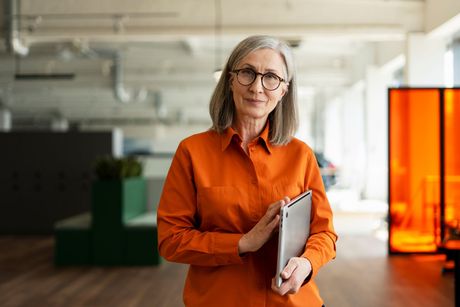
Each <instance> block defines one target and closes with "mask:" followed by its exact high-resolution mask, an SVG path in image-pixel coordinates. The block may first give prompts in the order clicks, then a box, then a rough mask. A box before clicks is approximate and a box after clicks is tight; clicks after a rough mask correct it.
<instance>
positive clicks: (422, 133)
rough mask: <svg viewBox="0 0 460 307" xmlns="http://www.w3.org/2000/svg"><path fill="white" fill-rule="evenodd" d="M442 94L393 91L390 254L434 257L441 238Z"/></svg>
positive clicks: (424, 91)
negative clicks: (431, 255) (423, 254)
mask: <svg viewBox="0 0 460 307" xmlns="http://www.w3.org/2000/svg"><path fill="white" fill-rule="evenodd" d="M439 101H440V95H439V91H438V89H390V91H389V113H388V114H389V248H390V252H433V251H436V249H437V241H438V240H439V238H438V237H437V236H438V235H439V234H437V233H439V223H440V218H439V217H440V212H439V204H440V203H439V186H440V184H439V176H440V160H439V157H440V116H439V115H440V103H439Z"/></svg>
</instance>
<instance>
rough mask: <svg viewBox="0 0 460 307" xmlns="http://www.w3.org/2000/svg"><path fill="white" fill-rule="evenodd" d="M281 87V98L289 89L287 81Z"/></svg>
mask: <svg viewBox="0 0 460 307" xmlns="http://www.w3.org/2000/svg"><path fill="white" fill-rule="evenodd" d="M281 89H282V91H281V98H283V97H284V95H286V93H287V92H288V91H289V83H286V84H284V86H283V87H282V88H281ZM280 100H281V99H280Z"/></svg>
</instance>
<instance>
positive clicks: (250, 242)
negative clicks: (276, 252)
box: [238, 197, 290, 254]
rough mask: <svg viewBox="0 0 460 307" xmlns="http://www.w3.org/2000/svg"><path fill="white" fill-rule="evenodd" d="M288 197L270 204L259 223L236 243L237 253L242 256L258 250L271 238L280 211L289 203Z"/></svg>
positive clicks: (277, 222)
mask: <svg viewBox="0 0 460 307" xmlns="http://www.w3.org/2000/svg"><path fill="white" fill-rule="evenodd" d="M289 200H290V199H289V197H284V199H282V200H279V201H277V202H275V203H273V204H271V205H270V206H269V207H268V209H267V212H265V215H264V216H263V217H262V218H261V219H260V221H259V222H258V223H257V224H256V225H255V226H254V227H253V228H252V229H251V230H250V231H249V232H248V233H246V234H244V235H243V236H242V237H241V239H240V241H239V242H238V252H239V253H240V254H244V253H247V252H255V251H257V250H259V248H261V247H262V246H263V245H264V244H265V243H266V242H267V241H268V239H270V237H271V236H272V234H273V232H274V231H275V229H276V227H278V224H279V221H280V215H279V212H280V209H281V207H282V206H284V205H285V204H287V203H288V202H289Z"/></svg>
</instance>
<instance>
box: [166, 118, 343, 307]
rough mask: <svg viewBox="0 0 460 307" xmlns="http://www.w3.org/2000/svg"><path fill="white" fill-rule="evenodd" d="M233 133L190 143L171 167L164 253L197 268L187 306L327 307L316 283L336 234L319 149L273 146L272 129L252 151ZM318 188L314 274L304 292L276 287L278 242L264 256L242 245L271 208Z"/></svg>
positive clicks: (310, 254) (192, 270)
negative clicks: (242, 251)
mask: <svg viewBox="0 0 460 307" xmlns="http://www.w3.org/2000/svg"><path fill="white" fill-rule="evenodd" d="M240 144H241V139H240V137H239V136H238V134H237V133H236V132H235V131H234V130H233V129H231V128H228V129H227V130H226V131H225V133H223V134H218V133H217V132H215V131H207V132H203V133H200V134H196V135H193V136H191V137H189V138H187V139H185V140H183V141H182V142H181V143H180V145H179V147H178V149H177V151H176V154H175V156H174V159H173V162H172V164H171V167H170V169H169V173H168V175H167V178H166V182H165V185H164V188H163V193H162V196H161V199H160V204H159V207H158V237H159V240H158V242H159V250H160V254H161V255H162V256H163V257H164V258H166V259H167V260H169V261H174V262H181V263H188V264H190V267H189V271H188V274H187V279H186V282H185V286H184V297H183V298H184V303H185V305H186V306H199V307H207V306H209V307H215V306H218V307H226V306H229V307H234V306H245V307H251V306H254V307H262V306H266V307H269V306H273V307H274V306H318V307H319V306H321V304H322V303H323V301H322V299H321V297H320V296H319V291H318V288H317V286H316V285H315V282H314V278H315V275H316V274H317V273H318V270H319V268H320V267H321V266H323V265H324V264H325V263H327V262H328V261H330V260H331V259H333V258H334V257H335V242H336V240H337V235H336V234H335V232H334V228H333V225H332V211H331V208H330V205H329V202H328V200H327V198H326V194H325V191H324V186H323V183H322V179H321V175H320V172H319V168H318V165H317V162H316V159H315V157H314V154H313V151H312V150H311V149H310V148H309V147H308V146H307V145H306V144H305V143H303V142H301V141H299V140H298V139H293V140H292V141H291V142H290V143H289V144H288V145H285V146H273V145H271V144H270V143H269V141H268V125H267V127H266V128H265V129H264V131H263V132H262V134H261V135H260V136H259V137H258V138H257V139H255V140H254V141H253V142H251V143H250V144H249V150H248V153H249V154H246V153H245V152H244V151H243V149H242V148H241V146H240ZM308 189H311V190H312V191H313V195H312V196H313V201H312V204H313V206H312V215H311V227H310V237H309V239H308V241H307V244H306V249H305V252H304V254H303V255H302V256H303V257H306V258H307V259H308V260H309V261H310V262H311V265H312V269H313V270H312V275H311V276H312V277H311V279H310V280H309V281H308V282H307V283H306V284H304V285H303V286H302V287H301V288H300V290H299V292H298V293H296V294H289V295H285V296H280V295H278V294H277V293H275V292H273V291H272V290H271V279H272V278H273V277H274V276H275V271H276V257H277V240H278V236H277V235H273V237H272V238H271V239H270V240H269V241H268V242H267V243H266V244H265V245H264V246H263V247H262V248H261V249H259V250H258V251H257V252H254V253H247V254H245V255H244V256H243V257H241V256H240V255H239V254H238V241H239V240H240V238H241V237H242V235H243V234H244V233H246V232H248V231H249V230H251V229H252V227H254V225H255V224H256V223H257V222H258V221H259V220H260V218H261V217H262V216H263V215H264V214H265V212H266V210H267V207H268V206H269V205H270V204H271V203H273V202H275V201H277V200H280V199H282V198H283V197H284V196H289V197H290V198H294V197H295V196H296V195H298V194H300V193H301V192H303V191H306V190H308Z"/></svg>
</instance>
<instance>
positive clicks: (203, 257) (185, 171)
mask: <svg viewBox="0 0 460 307" xmlns="http://www.w3.org/2000/svg"><path fill="white" fill-rule="evenodd" d="M199 226H200V219H199V215H198V213H197V188H196V186H195V181H194V168H193V164H192V160H191V157H190V152H189V151H188V149H187V148H186V146H185V145H184V143H183V142H182V143H181V144H180V145H179V148H178V149H177V151H176V154H175V156H174V158H173V161H172V164H171V167H170V170H169V172H168V175H167V177H166V181H165V184H164V188H163V193H162V196H161V198H160V203H159V207H158V237H159V251H160V255H161V256H162V257H164V258H165V259H167V260H168V261H173V262H181V263H188V264H195V265H200V266H216V265H225V264H235V263H242V261H243V260H242V258H241V257H240V256H239V255H238V241H239V240H240V238H241V236H242V234H241V233H224V232H210V231H206V232H204V231H200V230H199Z"/></svg>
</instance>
